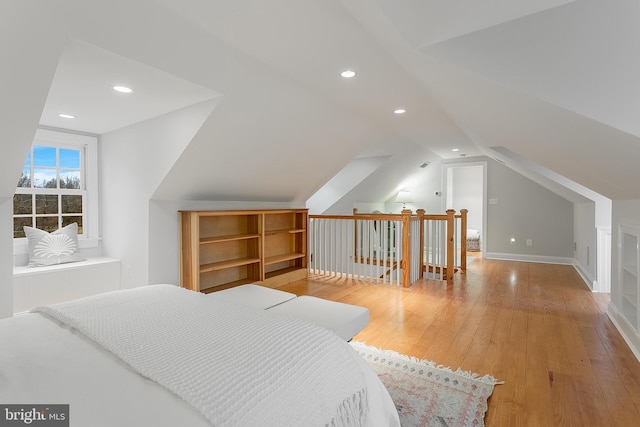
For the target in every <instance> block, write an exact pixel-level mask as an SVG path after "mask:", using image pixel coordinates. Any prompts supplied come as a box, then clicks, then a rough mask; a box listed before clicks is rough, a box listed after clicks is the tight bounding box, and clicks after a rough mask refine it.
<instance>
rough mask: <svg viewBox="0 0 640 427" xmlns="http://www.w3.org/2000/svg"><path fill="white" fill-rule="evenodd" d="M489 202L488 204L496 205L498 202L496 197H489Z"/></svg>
mask: <svg viewBox="0 0 640 427" xmlns="http://www.w3.org/2000/svg"><path fill="white" fill-rule="evenodd" d="M489 204H490V205H497V204H498V199H489Z"/></svg>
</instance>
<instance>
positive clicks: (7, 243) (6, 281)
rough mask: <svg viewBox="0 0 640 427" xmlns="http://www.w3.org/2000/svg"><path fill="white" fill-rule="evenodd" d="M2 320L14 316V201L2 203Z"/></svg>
mask: <svg viewBox="0 0 640 427" xmlns="http://www.w3.org/2000/svg"><path fill="white" fill-rule="evenodd" d="M0 224H2V226H1V227H0V319H2V318H5V317H11V316H13V199H8V200H7V199H5V200H4V201H3V202H2V203H0Z"/></svg>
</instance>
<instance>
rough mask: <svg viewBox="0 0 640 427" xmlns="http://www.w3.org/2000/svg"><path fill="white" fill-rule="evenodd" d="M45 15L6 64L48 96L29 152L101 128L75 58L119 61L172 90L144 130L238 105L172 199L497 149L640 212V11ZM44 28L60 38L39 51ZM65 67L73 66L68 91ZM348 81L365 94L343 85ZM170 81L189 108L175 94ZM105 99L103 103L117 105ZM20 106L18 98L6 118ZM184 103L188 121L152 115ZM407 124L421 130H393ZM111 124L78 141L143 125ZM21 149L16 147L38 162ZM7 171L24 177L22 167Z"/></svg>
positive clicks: (187, 165) (90, 11)
mask: <svg viewBox="0 0 640 427" xmlns="http://www.w3.org/2000/svg"><path fill="white" fill-rule="evenodd" d="M25 3H28V5H25ZM41 3H42V2H37V5H36V3H33V2H22V1H20V0H11V1H7V2H2V4H1V5H0V16H2V19H3V24H6V25H5V26H4V28H3V29H2V31H3V33H2V34H3V41H2V43H3V44H2V52H3V55H4V56H5V58H7V59H9V60H11V61H17V64H16V66H15V67H13V68H12V69H11V70H10V75H9V76H6V78H7V80H8V81H11V82H13V84H14V87H26V88H28V89H27V90H31V91H32V92H34V95H33V96H29V97H28V100H29V105H28V106H24V108H23V109H22V110H21V111H22V112H24V114H25V116H24V117H27V116H28V118H29V120H26V119H25V120H22V121H20V122H16V123H13V124H12V126H13V128H12V129H13V130H12V132H14V133H15V134H24V135H28V134H30V133H31V134H32V133H33V132H34V127H35V126H36V125H37V123H34V120H33V117H34V113H33V111H40V112H41V114H38V116H41V117H42V119H41V120H42V122H43V123H44V124H48V125H50V126H58V127H67V128H70V129H73V128H74V125H73V124H70V123H64V124H57V123H56V122H54V121H50V120H49V118H51V117H55V114H57V112H58V111H57V110H58V109H60V108H62V107H61V105H63V104H62V103H64V106H65V107H66V108H70V109H73V106H74V102H77V104H75V105H78V107H77V108H78V109H79V110H80V111H81V113H78V116H79V117H80V116H83V115H84V114H85V113H86V114H90V113H89V111H87V110H86V107H85V110H83V109H82V108H83V107H82V103H81V102H80V100H81V98H82V96H81V95H83V94H85V95H86V93H87V92H88V90H87V89H81V86H80V85H78V87H74V86H73V85H72V84H71V83H73V81H75V80H78V81H80V80H81V77H73V78H70V77H69V76H70V75H73V74H68V75H66V77H65V70H67V71H66V72H67V73H72V72H73V73H75V72H77V70H78V69H77V67H76V68H73V67H72V69H70V68H69V67H70V66H71V65H73V63H72V62H70V61H68V53H69V52H70V49H71V50H72V52H73V48H74V47H75V52H78V51H79V50H80V51H81V50H82V49H85V50H87V51H91V52H96V51H102V52H103V53H104V55H102V56H101V58H105V57H112V58H113V59H114V62H112V64H116V66H114V67H112V68H109V67H106V66H105V67H101V68H102V71H105V70H106V71H109V70H111V73H112V74H114V75H115V74H120V75H119V76H112V79H116V78H117V79H124V80H126V78H127V73H128V72H134V71H135V70H138V71H140V70H142V71H144V70H146V71H147V72H148V76H162V77H163V78H161V79H158V80H157V81H156V80H154V79H153V78H150V77H149V78H147V79H145V81H144V84H142V83H141V85H140V86H139V87H140V88H144V89H143V90H139V91H138V90H136V92H135V96H137V97H145V96H149V98H145V102H147V103H148V104H149V105H148V108H147V107H144V108H143V107H138V108H136V109H134V110H135V112H136V114H137V113H141V114H140V116H135V118H134V114H133V113H130V114H125V116H128V117H129V119H131V120H133V121H135V120H144V119H145V117H146V118H149V117H153V116H154V115H158V114H160V113H162V112H164V113H166V112H167V111H168V110H167V109H169V110H170V109H171V108H179V107H180V106H186V105H188V104H189V103H191V102H193V103H196V102H199V101H202V100H205V99H209V98H211V97H215V96H218V95H220V96H221V100H220V102H219V103H218V106H217V107H216V109H215V110H214V111H213V112H212V114H211V116H210V117H209V119H208V120H206V121H205V123H204V124H203V126H202V128H201V129H200V131H199V132H198V133H197V134H196V135H195V137H194V139H193V140H192V142H191V143H190V144H189V145H188V146H187V148H186V149H185V150H184V151H183V152H182V153H181V155H180V157H179V158H177V159H175V164H174V166H173V168H171V170H170V171H169V173H168V174H167V176H166V177H165V179H164V180H163V181H162V184H161V185H160V187H159V188H158V189H157V191H156V194H155V197H157V198H174V199H175V198H178V199H180V198H191V199H192V198H198V199H214V200H230V199H233V200H266V201H268V200H277V201H296V202H299V201H305V200H306V199H308V198H309V197H310V196H311V195H312V194H314V193H315V191H317V190H318V189H319V188H320V187H321V186H322V185H323V184H324V183H325V182H327V181H328V180H330V179H331V177H332V176H333V175H335V174H336V173H338V172H339V171H340V169H341V168H342V167H343V166H345V165H347V164H348V163H349V162H350V161H351V160H352V159H354V158H355V157H357V156H358V154H359V153H361V152H363V151H366V150H372V149H374V150H375V149H376V148H379V147H383V149H384V151H385V152H386V153H389V154H390V155H393V154H394V151H396V150H397V151H396V152H397V153H403V152H406V151H407V150H406V148H405V149H401V147H420V148H421V149H423V150H427V151H428V152H429V153H433V155H434V156H438V157H440V158H445V159H451V158H455V157H457V156H459V155H460V154H465V155H468V156H475V155H480V154H487V155H490V156H492V157H493V156H495V155H496V152H495V151H493V150H491V148H490V147H494V146H500V147H505V149H506V151H508V152H512V153H515V154H516V155H517V156H520V157H522V158H526V159H528V161H530V162H535V163H537V164H540V165H542V166H543V167H545V168H547V169H549V170H552V171H554V172H555V173H557V174H559V175H562V176H564V177H567V178H569V179H571V180H573V181H575V182H577V183H579V184H581V185H583V186H585V187H588V188H590V189H591V190H593V191H596V192H598V193H600V194H602V195H604V196H606V197H610V198H613V199H637V198H640V185H638V184H639V183H640V168H637V166H636V164H637V163H638V160H639V159H640V139H639V136H640V125H639V124H638V123H639V122H638V120H637V112H638V107H639V106H640V105H638V103H640V97H639V96H638V95H640V94H638V91H640V85H639V84H638V78H639V77H638V76H640V59H638V56H637V55H636V52H635V51H636V50H637V49H636V47H637V46H638V45H640V27H639V26H637V25H636V23H637V22H640V5H638V4H637V2H636V1H633V0H609V1H606V2H603V1H599V0H578V1H561V0H517V1H516V0H493V1H488V2H477V1H473V0H465V1H459V2H450V1H446V0H424V1H420V0H394V1H392V0H377V1H371V0H342V1H341V0H324V1H316V0H273V1H269V2H264V1H259V0H238V1H220V0H216V1H211V0H128V1H127V0H113V1H110V2H104V1H98V0H66V1H63V0H51V1H48V2H44V3H46V7H45V6H44V5H43V4H41ZM50 16H53V17H54V18H55V17H56V16H58V19H52V20H49V19H47V18H49V17H50ZM5 21H6V22H5ZM34 22H35V23H36V24H35V25H34V24H33V23H34ZM38 23H39V24H38ZM37 25H42V27H43V28H47V31H41V32H39V31H36V32H33V33H29V34H30V35H29V37H24V36H23V34H24V33H25V30H24V28H29V29H32V26H34V27H37ZM53 36H55V37H53ZM61 36H62V37H61ZM7 40H11V41H12V42H7ZM78 46H81V47H82V49H78ZM38 55H42V56H43V58H44V59H45V61H44V62H45V64H46V67H44V68H43V69H42V70H41V71H40V72H39V73H36V72H26V71H28V70H29V69H30V68H31V67H30V65H29V63H28V61H26V60H25V58H32V57H38ZM48 57H53V58H57V59H59V63H58V64H57V71H56V73H55V78H54V77H53V70H52V69H51V66H52V61H51V58H49V59H47V58H48ZM57 59H56V60H57ZM83 61H84V60H78V61H77V63H80V64H83V63H85V64H86V62H83ZM127 61H130V62H131V64H129V65H131V66H126V65H123V64H126V63H127ZM90 68H91V67H85V70H83V72H85V73H90V72H91V70H90ZM347 68H350V69H353V70H355V71H356V72H357V75H356V77H355V78H353V79H351V80H344V79H342V78H341V77H340V76H339V73H340V71H342V70H344V69H347ZM94 73H96V72H94ZM96 74H97V73H96ZM143 74H144V73H143ZM138 75H139V74H138ZM104 79H108V77H104ZM134 81H135V79H134ZM167 81H172V82H173V83H174V84H176V86H174V88H177V92H175V91H174V92H172V91H167V92H166V93H165V92H164V90H165V89H163V84H166V82H167ZM63 82H66V83H64V84H62V83H63ZM43 87H44V88H49V87H50V88H52V89H51V91H50V92H49V97H48V98H46V99H45V97H44V96H43V92H42V90H36V89H34V88H43ZM58 88H63V90H58ZM163 93H164V94H165V96H164V98H163V97H161V98H160V99H157V98H156V99H153V98H151V95H152V94H153V95H155V96H157V95H159V94H163ZM101 96H102V95H99V94H92V97H91V98H93V100H94V101H95V103H96V104H99V105H109V101H107V100H105V99H102V98H101ZM105 96H112V94H108V95H105ZM20 98H21V97H20V95H19V94H18V93H14V92H12V93H11V96H9V97H3V98H2V99H0V106H1V107H2V108H1V110H2V111H9V110H10V109H11V108H12V105H13V104H19V103H20V101H21V99H20ZM85 100H86V97H85ZM171 100H180V102H178V104H179V105H178V106H175V105H174V106H173V107H171V106H169V107H162V108H161V109H160V110H163V111H159V110H158V111H155V112H154V111H152V109H151V107H158V106H159V105H164V103H165V102H166V101H171ZM141 105H142V104H141ZM167 105H170V103H168V104H167ZM399 107H402V108H405V109H406V110H407V113H405V114H404V115H402V116H398V115H394V114H393V113H392V112H393V110H394V109H395V108H399ZM120 110H121V111H125V109H124V108H123V107H120ZM27 113H28V114H27ZM54 113H55V114H54ZM95 114H98V119H95V118H93V119H94V124H93V125H91V126H88V127H82V128H81V127H80V126H79V125H77V126H78V127H77V129H78V130H82V131H85V132H94V133H107V132H110V131H113V130H116V129H117V128H118V127H120V126H126V125H129V124H130V123H129V122H123V121H120V122H114V123H113V124H110V125H106V124H105V122H100V120H99V117H100V116H102V117H105V116H109V115H110V113H109V112H105V111H104V110H102V111H100V112H99V113H95ZM145 114H146V116H145ZM51 120H57V119H51ZM22 139H24V138H22ZM22 139H21V140H20V142H6V143H5V144H7V143H8V144H18V145H19V149H17V152H19V153H20V152H22V151H25V152H26V147H28V142H23V141H22ZM394 147H396V148H394ZM453 148H457V149H459V150H460V151H457V152H453V151H452V149H453ZM410 149H413V148H410ZM517 156H514V159H513V161H515V160H516V157H517ZM15 157H16V158H17V157H20V156H19V155H18V154H16V155H15ZM416 161H417V162H418V164H419V163H421V162H422V159H418V160H416ZM0 162H2V163H1V164H0V166H8V167H9V168H10V169H12V170H13V169H15V171H16V172H15V173H16V174H17V173H18V172H19V164H17V165H16V164H14V163H15V159H12V160H11V161H9V160H5V159H4V158H3V159H2V160H0ZM5 163H6V164H5ZM390 163H393V162H390ZM400 163H402V162H397V164H398V167H404V166H401V165H400ZM2 169H3V170H4V167H3V168H2ZM4 181H7V180H3V184H4ZM11 184H12V185H13V182H12V183H11ZM386 196H387V194H380V197H381V198H382V197H386Z"/></svg>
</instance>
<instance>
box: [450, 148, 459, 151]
mask: <svg viewBox="0 0 640 427" xmlns="http://www.w3.org/2000/svg"><path fill="white" fill-rule="evenodd" d="M451 151H460V149H459V148H454V149H452V150H451Z"/></svg>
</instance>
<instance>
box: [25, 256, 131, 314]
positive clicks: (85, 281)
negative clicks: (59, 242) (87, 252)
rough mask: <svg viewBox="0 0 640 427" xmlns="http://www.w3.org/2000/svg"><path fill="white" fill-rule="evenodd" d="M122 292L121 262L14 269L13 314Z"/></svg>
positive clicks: (103, 259) (97, 259)
mask: <svg viewBox="0 0 640 427" xmlns="http://www.w3.org/2000/svg"><path fill="white" fill-rule="evenodd" d="M119 289H120V260H117V259H114V258H108V257H90V258H88V259H86V260H85V261H79V262H73V263H68V264H58V265H51V266H46V267H27V266H14V267H13V313H14V314H19V313H23V312H26V311H29V310H31V309H32V308H34V307H37V306H39V305H44V304H56V303H59V302H64V301H70V300H73V299H77V298H82V297H86V296H90V295H95V294H99V293H102V292H108V291H115V290H119Z"/></svg>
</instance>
